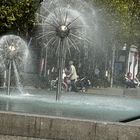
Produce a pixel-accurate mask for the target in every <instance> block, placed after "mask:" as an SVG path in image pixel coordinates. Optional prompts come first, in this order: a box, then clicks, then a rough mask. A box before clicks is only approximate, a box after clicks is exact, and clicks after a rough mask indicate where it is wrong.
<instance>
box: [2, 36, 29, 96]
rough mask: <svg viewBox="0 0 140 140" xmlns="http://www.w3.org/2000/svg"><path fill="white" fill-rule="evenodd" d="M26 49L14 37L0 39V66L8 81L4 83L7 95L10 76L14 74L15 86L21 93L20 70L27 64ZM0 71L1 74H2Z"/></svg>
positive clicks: (21, 41) (23, 44)
mask: <svg viewBox="0 0 140 140" xmlns="http://www.w3.org/2000/svg"><path fill="white" fill-rule="evenodd" d="M27 57H28V48H27V44H26V43H25V41H24V40H23V39H21V38H20V37H19V36H16V35H5V36H2V37H1V38H0V64H1V65H0V66H1V69H2V71H3V72H4V71H6V72H7V75H8V77H6V78H5V79H8V80H7V81H6V84H7V87H8V94H9V92H10V86H11V82H12V81H11V74H12V72H14V76H15V82H16V86H17V88H18V89H19V91H20V92H21V93H23V90H21V83H20V76H19V75H20V72H21V71H20V70H22V69H23V68H24V65H25V63H26V62H27ZM2 71H1V72H2ZM19 85H20V86H19Z"/></svg>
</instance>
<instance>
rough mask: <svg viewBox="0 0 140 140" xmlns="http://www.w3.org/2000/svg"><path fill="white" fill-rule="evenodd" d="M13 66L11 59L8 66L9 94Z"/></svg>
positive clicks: (8, 92)
mask: <svg viewBox="0 0 140 140" xmlns="http://www.w3.org/2000/svg"><path fill="white" fill-rule="evenodd" d="M11 66H12V61H11V60H9V67H8V86H7V94H8V95H10V84H11Z"/></svg>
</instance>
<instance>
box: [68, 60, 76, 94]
mask: <svg viewBox="0 0 140 140" xmlns="http://www.w3.org/2000/svg"><path fill="white" fill-rule="evenodd" d="M69 66H70V74H69V75H68V77H69V79H70V81H71V91H74V92H77V86H76V80H77V77H78V76H77V72H76V68H75V66H74V65H73V61H69Z"/></svg>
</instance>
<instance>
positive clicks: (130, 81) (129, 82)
mask: <svg viewBox="0 0 140 140" xmlns="http://www.w3.org/2000/svg"><path fill="white" fill-rule="evenodd" d="M125 81H126V87H127V88H136V84H135V83H134V80H133V79H132V73H131V72H128V73H127V74H126V75H125Z"/></svg>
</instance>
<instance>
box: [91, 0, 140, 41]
mask: <svg viewBox="0 0 140 140" xmlns="http://www.w3.org/2000/svg"><path fill="white" fill-rule="evenodd" d="M91 1H92V2H93V5H95V7H96V8H97V10H98V11H99V12H98V14H99V16H100V17H101V19H100V22H101V23H102V24H103V25H104V27H105V28H107V29H108V30H109V31H110V32H111V33H112V35H113V38H112V39H113V40H117V39H118V40H120V39H124V40H127V41H128V40H129V41H131V43H133V42H134V41H138V39H139V36H140V31H139V25H140V21H139V16H140V10H139V9H140V1H139V0H129V1H128V0H91Z"/></svg>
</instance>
